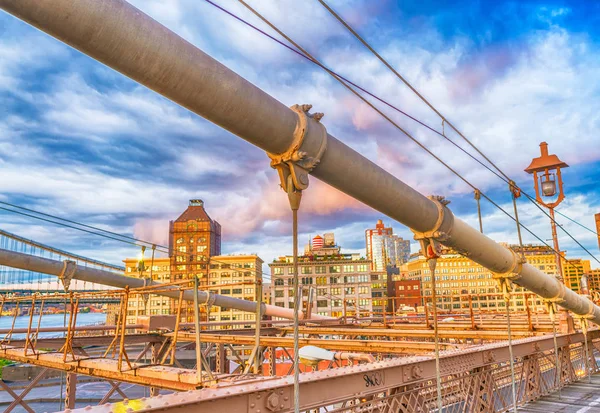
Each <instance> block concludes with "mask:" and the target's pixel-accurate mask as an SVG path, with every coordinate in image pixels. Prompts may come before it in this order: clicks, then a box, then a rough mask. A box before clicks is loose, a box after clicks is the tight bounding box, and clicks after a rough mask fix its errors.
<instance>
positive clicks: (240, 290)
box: [231, 288, 242, 294]
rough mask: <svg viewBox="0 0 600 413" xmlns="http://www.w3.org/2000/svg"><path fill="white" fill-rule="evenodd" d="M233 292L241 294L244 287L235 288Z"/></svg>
mask: <svg viewBox="0 0 600 413" xmlns="http://www.w3.org/2000/svg"><path fill="white" fill-rule="evenodd" d="M231 293H232V294H241V293H242V289H241V288H234V289H232V290H231Z"/></svg>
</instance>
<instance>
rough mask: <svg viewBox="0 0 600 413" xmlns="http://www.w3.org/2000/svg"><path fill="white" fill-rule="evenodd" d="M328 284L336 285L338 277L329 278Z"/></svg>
mask: <svg viewBox="0 0 600 413" xmlns="http://www.w3.org/2000/svg"><path fill="white" fill-rule="evenodd" d="M329 283H330V284H337V283H338V277H329Z"/></svg>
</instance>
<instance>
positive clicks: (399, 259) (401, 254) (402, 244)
mask: <svg viewBox="0 0 600 413" xmlns="http://www.w3.org/2000/svg"><path fill="white" fill-rule="evenodd" d="M392 238H393V241H394V250H395V255H396V266H398V267H399V266H400V265H402V264H406V263H407V262H408V259H409V258H410V241H409V240H407V239H404V238H402V237H399V236H397V235H394V236H393V237H392Z"/></svg>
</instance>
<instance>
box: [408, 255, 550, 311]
mask: <svg viewBox="0 0 600 413" xmlns="http://www.w3.org/2000/svg"><path fill="white" fill-rule="evenodd" d="M505 245H506V244H505ZM510 248H512V249H514V250H515V251H516V252H517V253H520V247H519V246H514V245H511V246H510ZM523 252H524V255H525V258H526V260H527V262H528V263H529V264H531V265H533V266H534V267H536V268H538V269H540V270H541V271H543V272H546V273H547V274H549V275H553V276H556V274H557V272H556V258H555V254H554V252H553V251H552V249H550V248H548V247H546V246H537V245H525V246H524V251H523ZM407 271H408V279H414V280H418V279H420V280H421V287H420V288H421V290H422V293H423V296H424V297H425V298H426V299H427V297H431V288H432V285H431V272H430V270H429V265H428V264H427V261H426V259H425V257H424V256H422V255H419V254H413V255H412V256H411V260H410V261H409V262H408V264H407ZM436 287H437V288H436V289H437V295H438V307H440V308H443V309H445V310H459V309H461V308H468V307H469V305H470V303H471V304H472V306H473V308H476V309H481V310H483V311H501V310H502V311H504V305H505V304H504V299H503V297H502V296H501V295H500V294H499V290H498V283H497V281H496V280H494V279H493V277H492V273H491V272H490V271H489V270H488V269H487V268H484V267H483V266H481V265H479V264H477V263H476V262H474V261H471V260H470V259H468V258H466V257H464V256H462V255H459V254H457V253H455V252H453V251H451V250H449V249H444V250H443V252H442V255H441V256H440V258H439V259H438V261H437V268H436ZM469 297H470V300H469ZM525 298H526V292H525V291H524V290H523V289H522V288H521V287H517V289H516V291H515V293H514V294H513V301H512V305H514V306H516V307H514V308H515V309H516V310H519V311H521V310H524V309H525V307H526V305H527V304H526V303H525ZM529 305H535V306H537V307H541V305H542V303H541V301H540V299H539V297H537V296H535V297H532V298H529Z"/></svg>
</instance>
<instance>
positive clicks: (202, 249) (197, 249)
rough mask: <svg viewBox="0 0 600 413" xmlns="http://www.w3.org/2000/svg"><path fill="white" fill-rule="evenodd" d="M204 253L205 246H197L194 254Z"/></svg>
mask: <svg viewBox="0 0 600 413" xmlns="http://www.w3.org/2000/svg"><path fill="white" fill-rule="evenodd" d="M204 251H206V245H197V246H196V252H204Z"/></svg>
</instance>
